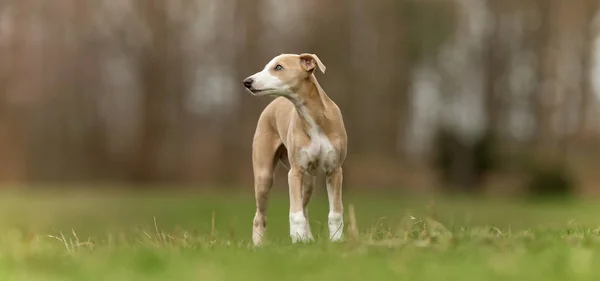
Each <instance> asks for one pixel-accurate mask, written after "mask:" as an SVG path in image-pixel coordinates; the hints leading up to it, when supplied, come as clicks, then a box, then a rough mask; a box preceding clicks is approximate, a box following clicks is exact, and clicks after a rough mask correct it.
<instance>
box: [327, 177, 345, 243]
mask: <svg viewBox="0 0 600 281" xmlns="http://www.w3.org/2000/svg"><path fill="white" fill-rule="evenodd" d="M342 180H343V172H342V168H341V167H338V168H335V169H333V170H332V171H330V172H328V173H327V175H326V185H327V197H328V199H329V216H328V219H329V221H328V225H329V238H330V239H331V241H339V240H341V239H342V238H343V230H344V205H343V204H342Z"/></svg>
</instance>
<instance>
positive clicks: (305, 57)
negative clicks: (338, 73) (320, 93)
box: [300, 54, 325, 73]
mask: <svg viewBox="0 0 600 281" xmlns="http://www.w3.org/2000/svg"><path fill="white" fill-rule="evenodd" d="M300 65H302V68H304V69H305V70H306V71H309V72H312V71H314V70H315V67H318V68H319V70H321V72H323V73H325V65H324V64H323V63H322V62H321V60H320V59H319V57H317V55H315V54H301V55H300Z"/></svg>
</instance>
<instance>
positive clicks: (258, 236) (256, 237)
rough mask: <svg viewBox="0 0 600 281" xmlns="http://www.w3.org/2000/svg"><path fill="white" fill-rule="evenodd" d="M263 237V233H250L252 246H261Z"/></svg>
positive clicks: (255, 231)
mask: <svg viewBox="0 0 600 281" xmlns="http://www.w3.org/2000/svg"><path fill="white" fill-rule="evenodd" d="M264 236H265V233H264V231H257V230H254V231H253V232H252V242H253V243H254V246H262V244H263V241H264Z"/></svg>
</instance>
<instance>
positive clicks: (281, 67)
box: [275, 64, 283, 70]
mask: <svg viewBox="0 0 600 281" xmlns="http://www.w3.org/2000/svg"><path fill="white" fill-rule="evenodd" d="M282 69H283V66H281V64H278V65H277V66H275V70H282Z"/></svg>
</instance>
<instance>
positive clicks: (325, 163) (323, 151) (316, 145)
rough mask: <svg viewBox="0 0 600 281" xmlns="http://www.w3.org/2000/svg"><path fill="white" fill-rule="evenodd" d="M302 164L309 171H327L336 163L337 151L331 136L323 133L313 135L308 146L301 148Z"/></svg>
mask: <svg viewBox="0 0 600 281" xmlns="http://www.w3.org/2000/svg"><path fill="white" fill-rule="evenodd" d="M300 152H301V153H300V163H299V164H300V166H302V168H304V169H305V170H306V171H307V172H309V173H311V174H312V173H314V172H316V171H318V170H321V171H324V172H326V171H327V170H329V169H330V168H331V167H333V166H334V165H335V162H336V152H335V148H334V147H333V145H332V144H331V141H330V140H329V138H328V137H327V136H326V135H324V134H322V133H319V134H315V135H313V136H312V137H311V141H310V143H309V145H308V146H306V147H304V148H302V149H301V150H300Z"/></svg>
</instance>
